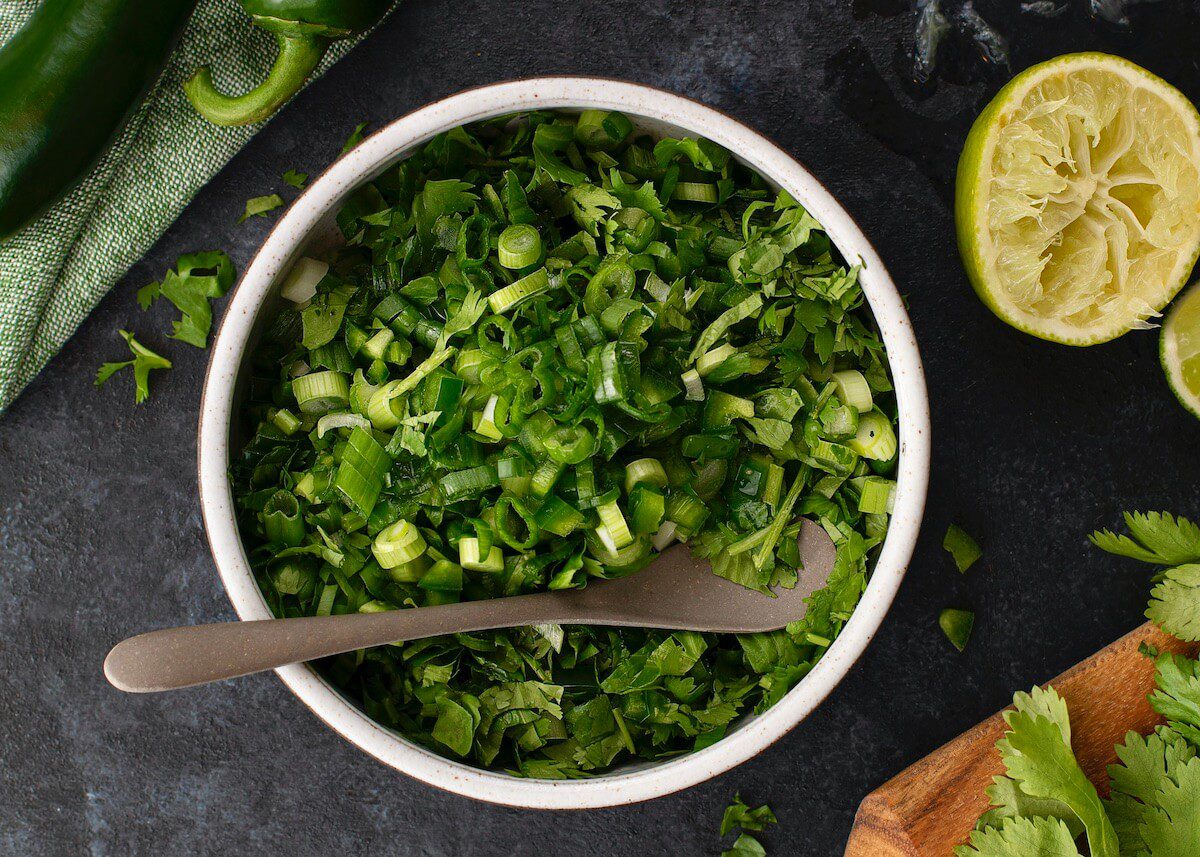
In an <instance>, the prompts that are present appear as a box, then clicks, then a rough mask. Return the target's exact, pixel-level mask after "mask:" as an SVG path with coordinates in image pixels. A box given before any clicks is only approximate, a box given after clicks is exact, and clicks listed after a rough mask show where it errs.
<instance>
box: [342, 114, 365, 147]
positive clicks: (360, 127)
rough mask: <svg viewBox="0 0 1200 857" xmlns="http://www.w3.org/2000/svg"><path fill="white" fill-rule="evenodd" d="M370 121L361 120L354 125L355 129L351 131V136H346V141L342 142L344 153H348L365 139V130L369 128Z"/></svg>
mask: <svg viewBox="0 0 1200 857" xmlns="http://www.w3.org/2000/svg"><path fill="white" fill-rule="evenodd" d="M370 124H371V123H370V122H359V123H358V124H357V125H355V126H354V130H353V131H351V132H350V136H349V137H347V138H346V142H345V143H343V144H342V154H343V155H344V154H346V153H347V152H349V151H350V150H351V149H353V148H354V147H355V146H357V145H358V144H359V143H361V142H362V141H363V132H364V131H366V130H367V126H368V125H370Z"/></svg>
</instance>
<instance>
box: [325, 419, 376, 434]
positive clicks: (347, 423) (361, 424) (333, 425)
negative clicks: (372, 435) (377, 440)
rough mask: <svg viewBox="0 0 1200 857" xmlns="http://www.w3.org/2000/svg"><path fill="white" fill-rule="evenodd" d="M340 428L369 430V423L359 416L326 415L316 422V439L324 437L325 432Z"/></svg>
mask: <svg viewBox="0 0 1200 857" xmlns="http://www.w3.org/2000/svg"><path fill="white" fill-rule="evenodd" d="M342 428H363V429H370V428H371V421H370V420H369V419H367V418H366V417H364V416H360V415H359V414H350V413H340V414H326V415H325V416H323V417H321V418H320V419H319V420H317V437H325V434H326V433H327V432H330V431H333V430H334V429H342Z"/></svg>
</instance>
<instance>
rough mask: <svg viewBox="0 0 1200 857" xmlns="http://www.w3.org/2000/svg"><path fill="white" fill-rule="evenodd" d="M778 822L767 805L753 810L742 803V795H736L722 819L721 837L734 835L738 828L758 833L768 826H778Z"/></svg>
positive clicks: (726, 808)
mask: <svg viewBox="0 0 1200 857" xmlns="http://www.w3.org/2000/svg"><path fill="white" fill-rule="evenodd" d="M778 821H779V820H778V819H777V818H776V817H775V813H774V812H772V811H771V807H769V806H768V805H767V804H765V803H764V804H763V805H762V806H760V807H758V808H757V809H751V808H750V807H748V806H747V805H746V804H745V803H743V802H742V796H741V795H740V794H735V795H734V796H733V803H731V804H729V806H727V807H725V814H724V815H723V816H722V817H721V835H722V836H725V835H727V834H729V833H732V832H733V830H734V828H737V827H740V828H742V829H743V830H752V831H755V832H758V831H761V830H765V829H766V827H767V825H768V824H777V823H778Z"/></svg>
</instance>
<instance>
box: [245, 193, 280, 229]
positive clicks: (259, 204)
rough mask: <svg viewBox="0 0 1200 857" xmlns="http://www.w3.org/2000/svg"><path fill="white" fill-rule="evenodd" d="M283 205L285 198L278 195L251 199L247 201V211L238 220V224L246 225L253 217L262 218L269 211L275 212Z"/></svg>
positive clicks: (271, 194)
mask: <svg viewBox="0 0 1200 857" xmlns="http://www.w3.org/2000/svg"><path fill="white" fill-rule="evenodd" d="M281 205H283V197H282V196H280V195H279V194H277V193H270V194H267V195H266V196H255V197H251V198H250V199H248V200H246V210H245V211H244V212H242V216H241V217H239V218H238V219H237V222H238V223H245V222H246V221H247V220H249V219H250V218H251V217H261V216H262V215H264V214H266V213H267V212H268V211H274V210H275V209H277V208H279V207H280V206H281Z"/></svg>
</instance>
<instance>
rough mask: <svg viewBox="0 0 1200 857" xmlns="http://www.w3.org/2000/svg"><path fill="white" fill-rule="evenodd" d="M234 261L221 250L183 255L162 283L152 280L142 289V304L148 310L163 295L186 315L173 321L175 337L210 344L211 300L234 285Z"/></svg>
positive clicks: (140, 297) (140, 291) (201, 344)
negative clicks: (152, 281)
mask: <svg viewBox="0 0 1200 857" xmlns="http://www.w3.org/2000/svg"><path fill="white" fill-rule="evenodd" d="M233 278H234V269H233V262H231V261H230V259H229V257H228V256H226V255H225V254H224V253H223V252H221V251H220V250H210V251H208V252H204V253H189V254H187V255H186V256H180V257H179V260H178V261H177V262H176V263H175V270H173V271H167V273H166V276H165V277H163V280H162V282H161V283H150V284H149V285H147V286H143V287H142V288H141V289H139V290H138V293H137V299H138V304H139V305H140V306H141V307H142V309H148V308H149V307H150V305H151V304H153V303H154V302H155V301H156V300H158V299H159V298H160V297H164V298H166V299H167V300H169V301H170V302H171V303H173V304H174V305H175V307H176V308H177V309H178V310H179V311H180V312H181V313H182V314H183V316H182V318H180V319H179V320H178V321H176V322H174V323H173V332H172V333H171V338H172V339H179V340H182V341H183V342H186V343H188V344H189V345H194V346H196V347H197V348H206V347H207V346H208V333H209V330H210V329H211V328H212V305H211V304H210V303H209V302H210V301H211V300H213V299H215V298H219V297H223V296H224V295H225V292H227V291H228V290H229V287H230V286H231V285H233Z"/></svg>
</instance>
